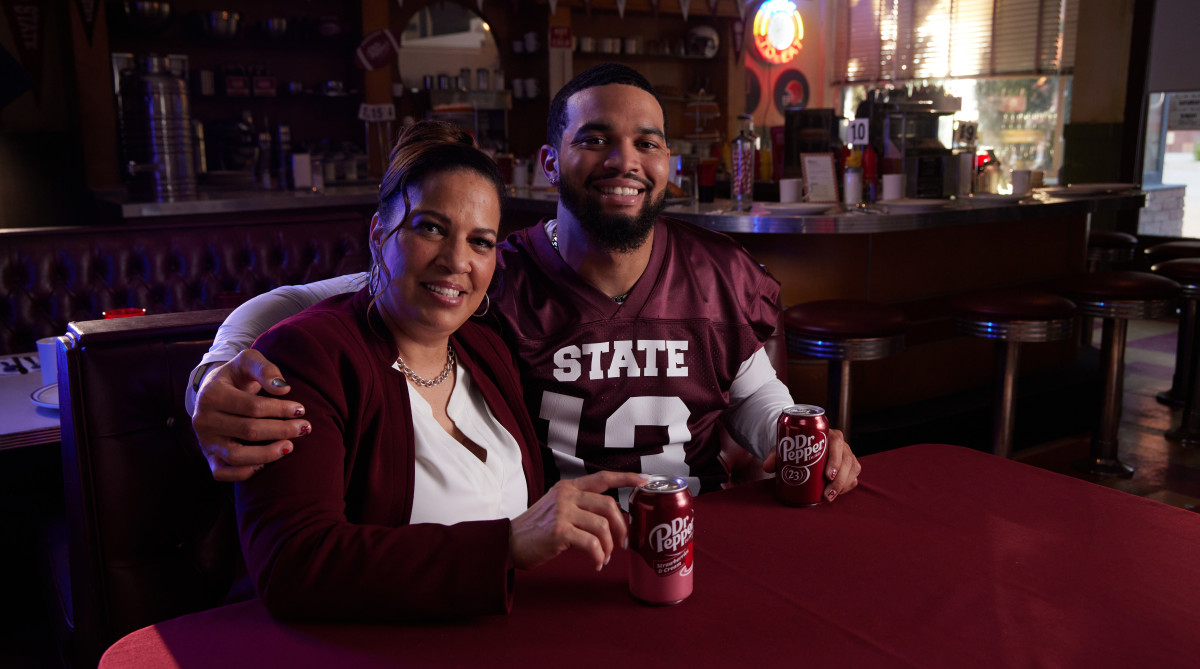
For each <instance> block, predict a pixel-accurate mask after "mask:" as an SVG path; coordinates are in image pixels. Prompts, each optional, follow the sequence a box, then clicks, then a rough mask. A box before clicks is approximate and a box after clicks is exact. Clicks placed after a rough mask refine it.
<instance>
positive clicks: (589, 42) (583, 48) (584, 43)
mask: <svg viewBox="0 0 1200 669" xmlns="http://www.w3.org/2000/svg"><path fill="white" fill-rule="evenodd" d="M595 50H596V38H594V37H580V38H579V52H580V53H591V52H593V51H595Z"/></svg>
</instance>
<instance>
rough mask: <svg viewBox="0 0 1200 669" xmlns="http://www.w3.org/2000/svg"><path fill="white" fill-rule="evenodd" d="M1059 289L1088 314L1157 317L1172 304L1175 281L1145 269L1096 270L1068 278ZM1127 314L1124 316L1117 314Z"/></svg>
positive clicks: (1106, 316) (1175, 291) (1177, 289)
mask: <svg viewBox="0 0 1200 669" xmlns="http://www.w3.org/2000/svg"><path fill="white" fill-rule="evenodd" d="M1058 288H1059V291H1060V292H1061V293H1062V294H1063V295H1065V296H1066V297H1067V298H1069V299H1071V300H1072V301H1074V302H1075V303H1076V304H1077V305H1079V310H1080V311H1081V312H1082V313H1085V314H1087V315H1089V316H1099V317H1101V318H1109V317H1117V318H1158V317H1160V316H1165V315H1167V313H1168V312H1169V311H1170V309H1171V308H1173V307H1174V302H1175V299H1176V298H1177V297H1178V295H1179V284H1178V283H1176V282H1174V281H1172V280H1170V279H1168V278H1166V277H1163V276H1156V275H1154V274H1150V273H1149V272H1099V273H1096V274H1081V275H1078V276H1074V277H1071V278H1070V279H1067V280H1065V281H1063V282H1062V283H1060V284H1059V286H1058ZM1121 314H1127V315H1121Z"/></svg>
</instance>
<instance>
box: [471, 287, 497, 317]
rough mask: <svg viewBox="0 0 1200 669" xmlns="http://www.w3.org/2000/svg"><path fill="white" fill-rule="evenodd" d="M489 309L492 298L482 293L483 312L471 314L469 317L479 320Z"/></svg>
mask: <svg viewBox="0 0 1200 669" xmlns="http://www.w3.org/2000/svg"><path fill="white" fill-rule="evenodd" d="M491 308H492V298H491V297H490V296H488V294H487V293H484V294H483V311H482V312H480V313H478V314H471V315H472V316H474V317H475V318H480V317H481V316H483V315H484V314H486V313H487V312H488V309H491Z"/></svg>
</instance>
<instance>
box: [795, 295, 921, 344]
mask: <svg viewBox="0 0 1200 669" xmlns="http://www.w3.org/2000/svg"><path fill="white" fill-rule="evenodd" d="M907 322H908V321H907V319H906V318H905V317H904V312H903V311H900V310H899V309H898V308H896V307H893V306H890V305H886V304H875V303H873V302H863V301H861V300H817V301H815V302H805V303H803V304H797V305H796V306H794V307H792V308H790V309H788V310H787V311H786V312H784V315H783V325H784V328H785V329H786V330H787V332H788V334H789V335H791V334H793V333H795V334H804V335H812V336H817V337H830V338H838V339H863V338H870V337H891V336H894V335H898V334H900V333H902V332H904V329H905V327H906V325H907Z"/></svg>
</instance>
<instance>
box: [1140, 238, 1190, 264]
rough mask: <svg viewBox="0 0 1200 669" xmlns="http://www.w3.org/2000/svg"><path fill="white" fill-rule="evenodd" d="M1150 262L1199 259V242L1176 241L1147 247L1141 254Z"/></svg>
mask: <svg viewBox="0 0 1200 669" xmlns="http://www.w3.org/2000/svg"><path fill="white" fill-rule="evenodd" d="M1143 253H1145V254H1146V257H1147V258H1149V259H1150V261H1151V262H1158V261H1160V260H1170V259H1172V258H1196V257H1200V242H1192V241H1184V240H1176V241H1173V242H1163V243H1161V244H1154V245H1153V246H1147V247H1146V250H1145V251H1144V252H1143Z"/></svg>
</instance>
